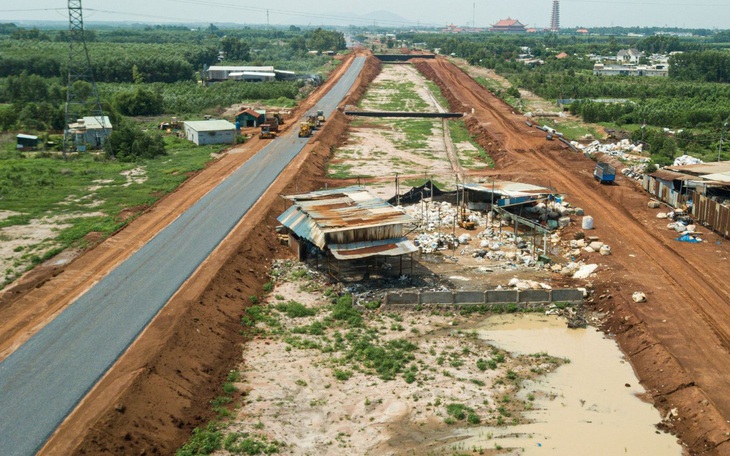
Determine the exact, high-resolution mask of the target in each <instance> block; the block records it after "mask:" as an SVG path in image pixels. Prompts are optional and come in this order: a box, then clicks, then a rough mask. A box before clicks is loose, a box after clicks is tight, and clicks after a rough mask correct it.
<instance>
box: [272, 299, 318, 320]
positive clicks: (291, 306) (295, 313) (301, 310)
mask: <svg viewBox="0 0 730 456" xmlns="http://www.w3.org/2000/svg"><path fill="white" fill-rule="evenodd" d="M275 308H276V310H278V311H279V312H282V313H283V314H285V315H286V316H287V317H289V318H304V317H313V316H314V315H317V309H311V308H309V307H307V306H305V305H304V304H302V303H299V302H296V301H288V302H285V303H280V304H277V305H276V307H275Z"/></svg>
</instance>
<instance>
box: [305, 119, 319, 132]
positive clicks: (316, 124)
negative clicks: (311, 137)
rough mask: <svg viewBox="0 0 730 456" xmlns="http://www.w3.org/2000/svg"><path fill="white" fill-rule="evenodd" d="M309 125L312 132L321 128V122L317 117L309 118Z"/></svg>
mask: <svg viewBox="0 0 730 456" xmlns="http://www.w3.org/2000/svg"><path fill="white" fill-rule="evenodd" d="M307 123H308V124H309V128H310V129H312V130H316V129H317V128H319V126H320V123H319V120H317V116H312V115H309V116H307Z"/></svg>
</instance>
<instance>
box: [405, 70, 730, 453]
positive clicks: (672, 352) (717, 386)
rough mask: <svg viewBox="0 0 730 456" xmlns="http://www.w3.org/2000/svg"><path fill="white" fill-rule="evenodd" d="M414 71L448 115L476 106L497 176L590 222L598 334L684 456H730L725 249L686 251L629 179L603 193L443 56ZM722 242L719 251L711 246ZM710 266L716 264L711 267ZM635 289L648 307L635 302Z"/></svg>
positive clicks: (583, 162)
mask: <svg viewBox="0 0 730 456" xmlns="http://www.w3.org/2000/svg"><path fill="white" fill-rule="evenodd" d="M417 66H418V68H419V69H420V70H421V71H422V72H424V74H426V75H427V76H428V77H431V78H433V79H434V80H436V81H437V83H438V84H439V86H440V87H441V89H442V91H443V92H444V94H445V95H446V96H447V98H448V99H449V101H450V102H451V104H452V110H460V109H466V110H469V111H471V108H473V109H474V112H475V114H474V115H473V118H472V119H470V120H468V121H467V122H468V124H470V127H471V129H472V132H473V133H474V134H476V135H477V136H478V137H480V138H481V139H482V141H483V143H486V145H489V144H490V143H491V146H490V147H491V149H490V150H491V152H492V154H493V157H494V158H495V161H497V165H498V167H499V168H500V173H501V174H505V175H507V174H509V175H511V176H513V177H515V178H516V179H521V180H526V181H530V180H532V181H536V182H545V181H546V180H548V179H549V180H550V182H551V185H552V186H554V187H556V188H557V189H558V190H559V191H561V192H564V193H567V194H568V195H569V197H570V199H571V200H572V201H573V202H575V203H576V204H577V205H580V206H581V207H583V208H584V209H585V211H586V214H588V215H592V216H593V217H594V219H595V224H596V229H595V230H594V231H593V232H591V233H589V234H596V235H598V236H600V237H601V239H602V240H605V241H606V242H608V243H610V245H611V246H612V248H613V252H614V253H613V255H611V256H608V257H604V258H602V260H601V270H602V273H601V274H599V277H598V279H596V280H595V282H594V284H593V285H594V286H595V288H596V290H598V295H601V296H603V299H600V300H598V302H597V303H595V308H596V310H597V311H600V312H603V313H605V320H604V329H605V330H606V331H607V332H609V333H610V334H614V335H615V337H616V339H617V340H618V342H619V344H620V345H621V347H622V349H623V350H624V352H625V353H626V354H627V355H628V356H629V357H630V359H631V362H632V364H633V365H634V367H635V369H636V371H637V373H638V375H639V377H640V379H641V380H642V383H643V384H644V386H645V387H646V388H647V390H648V391H649V392H650V395H651V399H652V400H653V401H654V403H655V404H656V406H657V407H658V408H659V409H660V411H662V413H663V414H666V413H668V412H669V411H671V410H672V409H677V412H678V415H677V416H676V417H675V418H673V419H671V420H669V422H668V423H667V424H666V427H667V428H669V429H671V430H672V431H673V432H676V433H677V435H678V436H679V437H680V438H681V439H682V441H683V443H684V444H685V445H686V446H687V448H688V449H689V452H690V453H691V454H717V455H723V454H728V453H730V426H729V425H728V419H730V394H728V393H730V378H728V376H727V374H726V370H727V366H728V365H729V364H728V363H730V353H729V352H728V350H729V349H730V342H729V341H730V338H729V337H730V318H728V317H730V307H729V306H728V303H729V302H730V286H729V285H728V282H727V281H726V280H725V279H723V278H724V277H727V276H728V273H730V264H729V263H728V262H727V261H725V260H719V261H718V260H717V259H718V257H719V258H727V257H728V253H730V249H729V247H730V245H729V244H728V243H727V242H726V241H725V240H724V239H722V238H720V237H718V236H715V235H713V234H709V233H708V234H707V235H706V236H705V239H706V240H707V242H706V243H703V244H700V245H698V246H696V247H697V248H693V247H694V246H691V245H685V244H682V243H679V242H676V241H674V240H673V237H674V236H673V235H672V234H670V233H668V232H667V231H666V229H664V230H661V229H660V228H659V227H657V224H656V222H655V212H656V211H655V210H650V209H648V207H647V202H648V200H649V198H648V197H647V195H646V194H645V193H644V192H643V190H641V189H640V188H638V187H637V186H636V184H635V183H634V182H633V181H630V180H626V179H622V178H619V180H618V185H614V186H601V185H598V184H597V183H595V181H594V180H593V179H592V175H591V172H592V169H593V167H594V162H592V161H591V160H589V159H587V158H586V157H584V156H582V155H579V154H575V153H572V152H568V151H566V150H564V149H562V148H561V147H560V146H559V145H557V144H555V143H549V144H546V142H545V140H544V137H543V136H542V135H540V134H537V133H536V131H535V130H533V129H530V128H528V127H527V126H526V125H525V123H524V120H523V118H522V117H521V116H519V115H514V114H512V112H511V109H510V108H509V107H508V106H506V105H505V104H504V103H502V102H501V101H500V100H498V99H496V98H495V97H494V96H492V95H491V94H489V93H488V92H487V91H485V90H484V89H482V88H481V87H479V86H478V84H476V83H475V82H474V81H473V80H472V79H470V78H468V77H467V76H466V75H465V74H464V73H463V72H462V71H461V70H460V69H458V68H456V67H455V66H454V65H452V64H450V63H448V62H446V61H445V60H444V59H436V60H433V61H426V60H424V61H422V62H421V63H418V64H417ZM718 243H719V244H718ZM713 260H714V261H713ZM634 291H644V292H645V293H647V295H648V297H649V299H648V302H647V303H640V304H636V303H634V302H633V300H632V299H631V294H632V293H633V292H634Z"/></svg>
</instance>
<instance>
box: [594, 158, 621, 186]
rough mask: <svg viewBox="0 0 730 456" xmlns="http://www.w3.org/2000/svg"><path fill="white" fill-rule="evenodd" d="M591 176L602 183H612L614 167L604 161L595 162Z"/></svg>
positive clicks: (614, 173) (614, 174) (614, 172)
mask: <svg viewBox="0 0 730 456" xmlns="http://www.w3.org/2000/svg"><path fill="white" fill-rule="evenodd" d="M593 177H595V178H596V180H597V181H598V182H600V183H602V184H612V183H613V182H614V181H615V180H616V168H614V167H613V166H611V165H609V164H608V163H605V162H599V163H598V164H596V169H595V170H594V171H593Z"/></svg>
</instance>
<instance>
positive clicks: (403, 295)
mask: <svg viewBox="0 0 730 456" xmlns="http://www.w3.org/2000/svg"><path fill="white" fill-rule="evenodd" d="M558 302H560V303H569V304H580V303H582V302H583V291H582V290H576V289H557V290H522V291H518V290H488V291H408V292H389V293H387V294H386V295H385V299H384V301H383V307H384V308H390V309H393V308H410V307H413V306H423V307H440V306H455V307H463V306H488V307H493V308H494V309H497V308H504V306H505V305H515V306H516V307H517V308H522V309H524V308H532V307H535V306H537V305H543V304H551V303H558Z"/></svg>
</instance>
